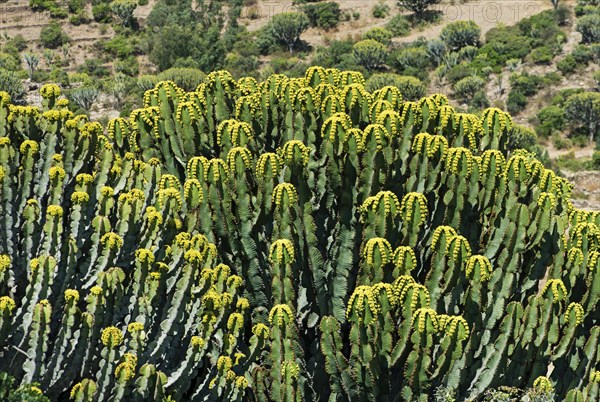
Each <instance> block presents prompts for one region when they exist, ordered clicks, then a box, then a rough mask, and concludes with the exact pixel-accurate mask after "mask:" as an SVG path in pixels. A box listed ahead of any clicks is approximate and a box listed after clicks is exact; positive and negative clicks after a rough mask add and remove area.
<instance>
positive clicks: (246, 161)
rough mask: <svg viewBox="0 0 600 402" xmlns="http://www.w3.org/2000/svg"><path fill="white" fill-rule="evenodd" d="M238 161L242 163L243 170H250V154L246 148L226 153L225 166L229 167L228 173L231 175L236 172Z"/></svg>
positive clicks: (238, 148)
mask: <svg viewBox="0 0 600 402" xmlns="http://www.w3.org/2000/svg"><path fill="white" fill-rule="evenodd" d="M238 160H241V161H242V166H244V169H245V170H249V169H251V168H252V154H251V153H250V151H249V150H248V148H243V147H234V148H231V149H230V150H229V152H228V153H227V165H228V166H229V171H230V172H231V173H232V174H233V173H235V171H236V165H237V161H238Z"/></svg>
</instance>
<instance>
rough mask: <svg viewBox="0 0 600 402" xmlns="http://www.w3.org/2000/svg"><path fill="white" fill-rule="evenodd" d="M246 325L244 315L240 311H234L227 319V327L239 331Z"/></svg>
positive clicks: (231, 330)
mask: <svg viewBox="0 0 600 402" xmlns="http://www.w3.org/2000/svg"><path fill="white" fill-rule="evenodd" d="M243 327H244V317H243V316H242V315H241V314H240V313H232V314H231V315H230V316H229V319H228V320H227V329H228V330H229V331H230V332H235V333H237V332H238V331H239V330H240V329H242V328H243Z"/></svg>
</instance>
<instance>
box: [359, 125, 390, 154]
mask: <svg viewBox="0 0 600 402" xmlns="http://www.w3.org/2000/svg"><path fill="white" fill-rule="evenodd" d="M389 139H390V135H389V133H388V131H387V129H386V128H385V127H384V126H382V125H381V124H369V125H368V126H367V127H365V130H364V132H363V135H362V147H366V146H367V144H368V143H370V142H371V141H372V140H375V144H377V146H376V149H377V150H378V151H381V150H383V147H384V146H386V145H387V144H388V142H389Z"/></svg>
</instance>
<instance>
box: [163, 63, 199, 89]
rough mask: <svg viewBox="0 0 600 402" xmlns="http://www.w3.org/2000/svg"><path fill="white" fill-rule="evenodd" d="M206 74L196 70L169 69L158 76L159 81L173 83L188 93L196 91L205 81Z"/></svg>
mask: <svg viewBox="0 0 600 402" xmlns="http://www.w3.org/2000/svg"><path fill="white" fill-rule="evenodd" d="M205 78H206V74H204V72H202V71H201V70H198V69H196V68H176V67H174V68H169V69H168V70H165V71H162V72H161V73H159V74H158V75H157V79H158V80H159V81H173V82H174V83H175V84H176V85H177V86H178V87H180V88H183V89H185V90H186V91H188V92H192V91H195V90H196V88H198V85H200V84H201V83H202V82H203V81H204V79H205Z"/></svg>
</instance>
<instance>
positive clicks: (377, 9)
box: [371, 1, 390, 18]
mask: <svg viewBox="0 0 600 402" xmlns="http://www.w3.org/2000/svg"><path fill="white" fill-rule="evenodd" d="M371 13H372V14H373V17H375V18H385V17H387V16H388V14H389V13H390V7H389V6H388V5H387V4H385V2H383V1H380V2H379V3H377V4H375V5H374V6H373V9H372V10H371Z"/></svg>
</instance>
